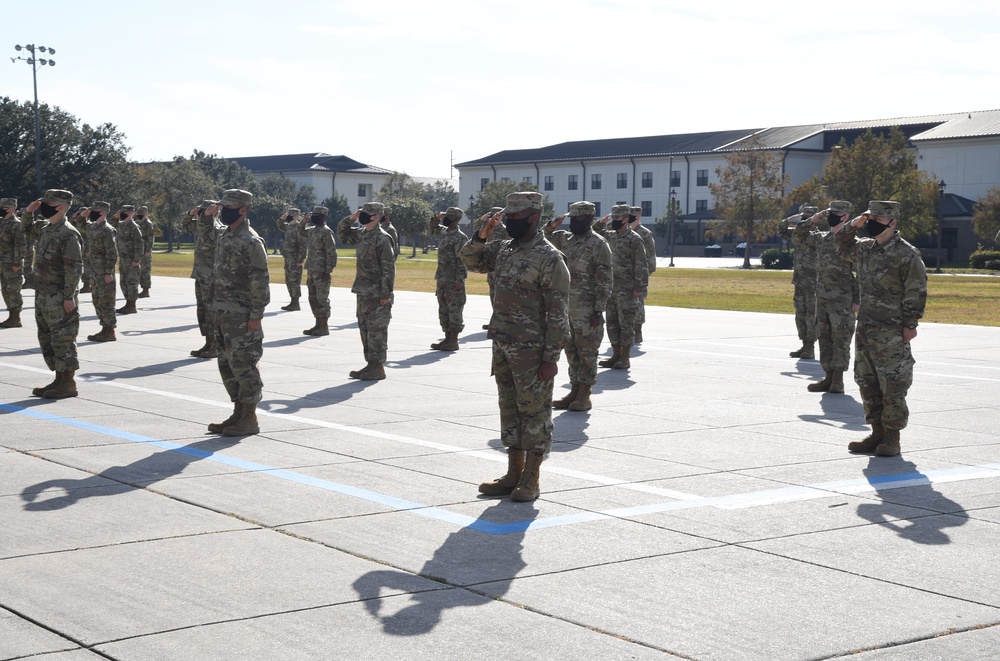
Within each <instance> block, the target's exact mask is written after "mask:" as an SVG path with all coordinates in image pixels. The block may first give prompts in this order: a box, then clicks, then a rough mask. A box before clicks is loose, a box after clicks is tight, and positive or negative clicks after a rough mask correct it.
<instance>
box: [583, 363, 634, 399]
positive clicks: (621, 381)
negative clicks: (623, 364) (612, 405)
mask: <svg viewBox="0 0 1000 661" xmlns="http://www.w3.org/2000/svg"><path fill="white" fill-rule="evenodd" d="M634 385H635V381H633V380H632V379H631V378H630V377H629V375H628V370H616V369H611V368H601V369H600V370H598V372H597V383H596V384H595V385H593V386H591V388H590V392H591V394H593V393H601V392H604V391H605V390H625V389H626V388H631V387H632V386H634Z"/></svg>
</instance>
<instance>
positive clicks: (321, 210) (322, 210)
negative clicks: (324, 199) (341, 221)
mask: <svg viewBox="0 0 1000 661" xmlns="http://www.w3.org/2000/svg"><path fill="white" fill-rule="evenodd" d="M312 212H313V214H314V215H320V216H329V215H330V210H329V209H327V208H326V207H313V210H312Z"/></svg>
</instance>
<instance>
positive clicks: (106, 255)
mask: <svg viewBox="0 0 1000 661" xmlns="http://www.w3.org/2000/svg"><path fill="white" fill-rule="evenodd" d="M110 211H111V205H110V204H109V203H108V202H94V203H93V204H92V205H91V206H90V208H88V209H84V210H83V212H82V213H83V214H86V216H87V220H88V223H89V224H88V225H87V238H86V241H85V244H86V247H85V251H86V252H85V257H84V261H85V262H88V263H89V264H90V297H91V300H92V301H93V303H94V312H96V313H97V319H98V320H99V321H100V322H101V331H100V332H99V333H95V334H94V335H88V336H87V339H88V340H90V341H91V342H114V341H115V340H117V339H118V338H117V337H116V336H115V326H116V325H117V323H118V317H117V315H116V314H115V264H117V263H118V232H117V231H116V230H115V228H114V227H112V226H111V225H109V224H108V222H107V221H108V213H110Z"/></svg>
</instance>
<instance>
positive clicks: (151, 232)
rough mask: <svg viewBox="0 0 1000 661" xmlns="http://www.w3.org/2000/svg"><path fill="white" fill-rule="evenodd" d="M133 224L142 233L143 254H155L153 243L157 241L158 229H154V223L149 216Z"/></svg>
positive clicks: (136, 220)
mask: <svg viewBox="0 0 1000 661" xmlns="http://www.w3.org/2000/svg"><path fill="white" fill-rule="evenodd" d="M132 222H134V223H135V226H136V227H138V228H139V231H140V232H142V254H143V255H145V254H146V253H147V252H148V253H149V254H153V242H154V241H156V228H155V227H153V221H152V220H150V219H149V216H146V217H145V218H143V219H142V220H138V219H135V220H133V221H132Z"/></svg>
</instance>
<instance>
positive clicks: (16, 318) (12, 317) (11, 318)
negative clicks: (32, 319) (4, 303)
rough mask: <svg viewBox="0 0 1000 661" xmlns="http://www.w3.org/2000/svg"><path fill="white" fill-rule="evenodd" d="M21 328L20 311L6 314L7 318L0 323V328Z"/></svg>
mask: <svg viewBox="0 0 1000 661" xmlns="http://www.w3.org/2000/svg"><path fill="white" fill-rule="evenodd" d="M20 327H21V311H20V310H18V311H17V312H8V313H7V318H6V319H4V320H3V321H2V322H0V328H20Z"/></svg>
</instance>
